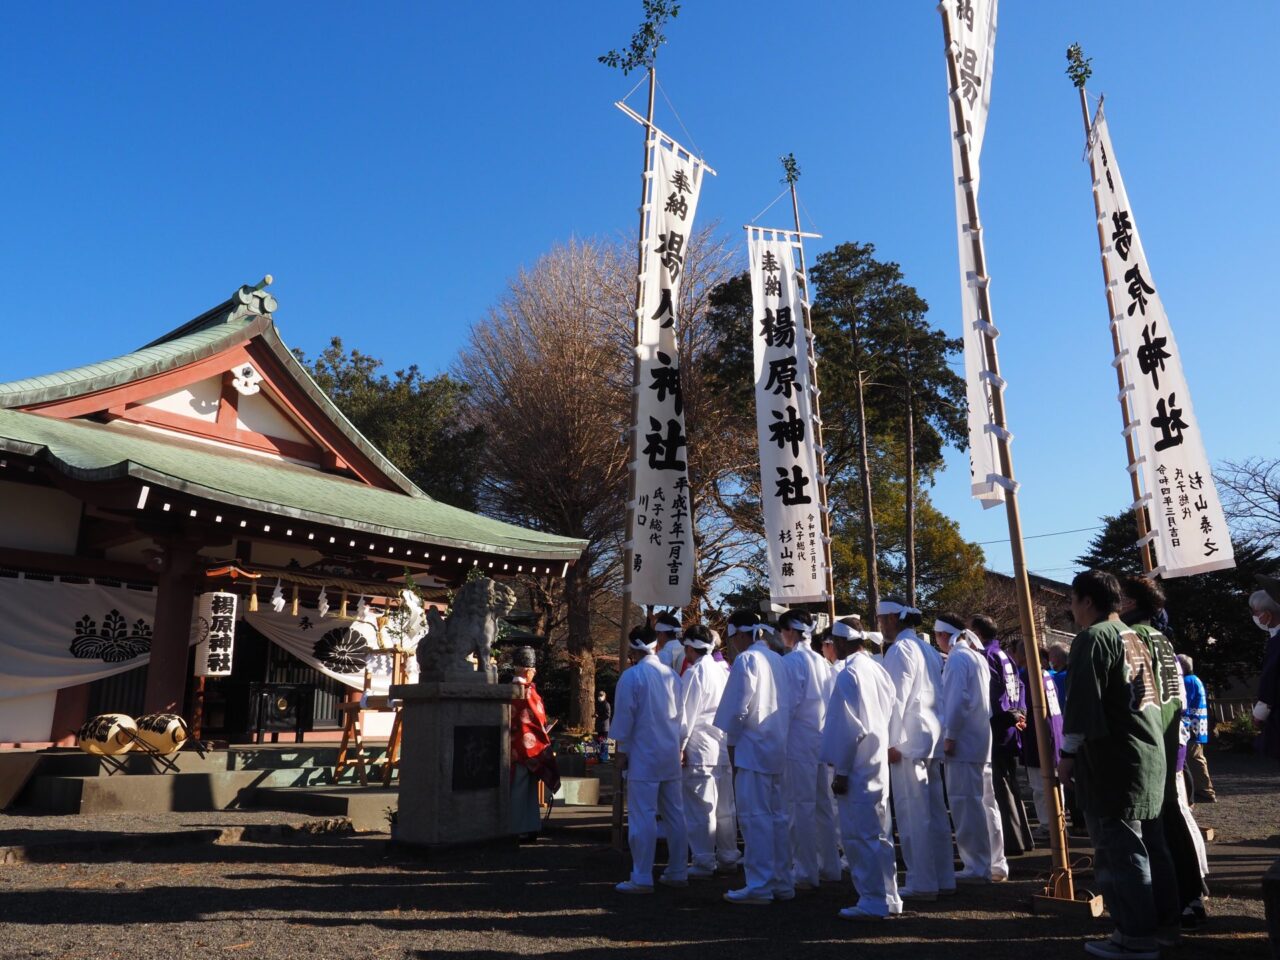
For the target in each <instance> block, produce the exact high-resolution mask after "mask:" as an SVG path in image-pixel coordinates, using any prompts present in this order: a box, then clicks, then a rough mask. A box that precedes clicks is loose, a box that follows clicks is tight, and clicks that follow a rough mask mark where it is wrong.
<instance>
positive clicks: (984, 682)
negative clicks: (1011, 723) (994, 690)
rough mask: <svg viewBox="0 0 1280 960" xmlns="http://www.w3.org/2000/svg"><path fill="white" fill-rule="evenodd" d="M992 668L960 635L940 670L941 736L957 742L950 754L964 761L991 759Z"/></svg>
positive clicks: (953, 758) (952, 757) (985, 760)
mask: <svg viewBox="0 0 1280 960" xmlns="http://www.w3.org/2000/svg"><path fill="white" fill-rule="evenodd" d="M990 679H991V672H990V670H989V668H988V667H987V658H986V657H985V656H983V654H982V652H981V651H979V650H975V649H974V648H973V647H971V646H969V645H968V643H967V642H966V641H964V640H962V639H960V638H959V637H957V638H956V642H955V643H954V644H953V645H952V647H951V655H950V656H949V657H947V666H946V669H944V670H943V671H942V708H941V713H940V716H941V719H942V736H943V738H944V739H946V740H954V741H955V742H956V749H955V753H953V754H952V755H951V757H950V759H952V760H958V761H961V762H963V763H986V762H988V761H989V760H990V759H991V697H990V695H989V692H990V686H989V685H990Z"/></svg>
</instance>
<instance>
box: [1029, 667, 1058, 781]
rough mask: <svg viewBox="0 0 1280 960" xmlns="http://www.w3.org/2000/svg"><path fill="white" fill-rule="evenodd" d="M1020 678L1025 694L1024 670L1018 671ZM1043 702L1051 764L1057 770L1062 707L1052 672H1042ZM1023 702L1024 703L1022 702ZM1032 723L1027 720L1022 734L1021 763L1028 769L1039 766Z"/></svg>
mask: <svg viewBox="0 0 1280 960" xmlns="http://www.w3.org/2000/svg"><path fill="white" fill-rule="evenodd" d="M1018 675H1019V676H1020V677H1021V678H1022V684H1023V694H1024V696H1025V693H1026V684H1027V671H1026V668H1023V669H1022V670H1019V671H1018ZM1044 700H1045V704H1046V706H1048V708H1049V739H1050V740H1051V741H1052V742H1053V764H1052V768H1053V769H1057V767H1058V760H1059V757H1060V755H1061V753H1062V705H1061V704H1060V703H1059V702H1058V685H1057V684H1056V683H1054V682H1053V673H1052V671H1049V670H1045V671H1044ZM1024 702H1025V701H1024ZM1032 723H1034V721H1033V720H1032V719H1031V717H1028V718H1027V729H1026V730H1025V731H1024V732H1023V734H1022V762H1023V764H1024V765H1025V766H1028V767H1038V766H1040V745H1039V744H1038V743H1037V742H1036V732H1035V730H1034V729H1033V728H1032V726H1031V725H1032Z"/></svg>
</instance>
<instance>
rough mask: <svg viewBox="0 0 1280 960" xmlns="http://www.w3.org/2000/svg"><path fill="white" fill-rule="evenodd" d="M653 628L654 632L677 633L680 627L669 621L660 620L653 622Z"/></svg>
mask: <svg viewBox="0 0 1280 960" xmlns="http://www.w3.org/2000/svg"><path fill="white" fill-rule="evenodd" d="M653 629H654V632H655V633H679V632H680V628H679V627H678V626H673V625H672V624H670V623H662V622H659V623H655V624H654V625H653Z"/></svg>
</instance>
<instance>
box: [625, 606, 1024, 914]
mask: <svg viewBox="0 0 1280 960" xmlns="http://www.w3.org/2000/svg"><path fill="white" fill-rule="evenodd" d="M877 613H878V619H879V626H880V628H881V630H880V632H868V631H864V630H863V629H862V628H861V624H860V623H859V622H858V621H857V620H856V619H853V618H850V619H846V620H842V621H837V622H836V623H834V624H833V625H832V627H831V628H830V629H829V630H826V631H823V633H822V635H821V636H820V637H819V638H818V640H817V641H816V642H815V640H814V637H813V627H812V620H811V618H810V616H809V614H807V613H805V612H803V611H788V612H786V613H783V614H782V615H781V616H780V617H779V619H778V622H777V625H776V626H774V625H770V624H768V623H764V622H762V621H761V620H760V618H759V616H758V615H756V614H755V613H752V612H739V613H735V614H734V615H733V616H732V617H731V618H730V619H729V624H728V630H727V633H728V638H727V639H728V653H729V655H730V657H731V660H732V664H730V663H729V662H728V661H727V660H726V659H723V658H722V657H721V656H720V655H719V653H718V652H717V650H716V639H717V638H716V637H715V635H714V634H713V633H712V631H710V630H709V629H708V628H707V627H705V626H701V625H698V626H692V627H689V628H688V629H685V630H683V631H682V630H681V628H680V625H679V623H678V621H677V620H676V619H675V618H674V617H673V616H671V615H666V614H664V615H661V616H659V618H658V619H657V622H656V623H655V624H654V625H653V626H642V627H638V628H636V629H635V630H634V631H632V634H631V639H630V659H631V663H632V666H631V667H630V668H629V669H628V670H626V671H625V672H624V673H623V675H622V677H621V678H620V680H619V682H618V687H617V691H616V694H615V699H614V705H613V723H612V726H611V728H610V737H611V739H613V740H615V741H616V742H617V745H618V750H619V752H620V753H622V754H623V755H624V756H625V760H624V761H623V762H625V764H626V778H627V795H628V810H629V841H630V847H631V853H632V857H633V869H632V874H631V877H630V879H628V880H626V881H624V882H623V883H621V884H619V885H618V890H619V891H621V892H623V893H649V892H652V890H653V888H654V887H653V884H654V878H653V868H654V857H655V848H656V844H657V839H658V835H659V830H660V823H661V829H662V830H665V835H666V840H667V845H668V849H669V850H670V851H672V853H671V856H670V862H669V864H668V865H667V867H666V869H665V871H664V872H663V873H662V875H661V876H660V877H659V878H658V882H659V883H663V884H666V885H668V886H684V885H686V884H687V883H688V882H689V880H690V879H698V878H705V877H710V876H712V875H713V874H714V873H715V872H717V871H721V872H730V871H734V870H736V869H737V868H738V866H739V865H741V866H742V868H743V870H744V873H745V878H746V882H745V884H744V886H742V887H741V888H738V889H733V890H730V891H728V892H727V893H726V894H725V899H727V900H729V901H730V902H732V903H740V904H764V903H771V902H773V901H775V900H789V899H791V898H793V897H794V896H795V895H796V891H797V890H807V889H812V888H814V887H816V886H818V885H819V884H820V883H822V882H824V881H838V880H840V879H841V878H842V876H843V874H844V872H845V871H850V874H851V876H852V879H853V884H854V887H855V888H856V890H857V892H858V902H857V903H856V904H855V905H854V906H852V907H849V908H847V909H845V910H842V911H841V916H843V917H845V918H846V919H875V918H882V917H886V916H888V915H890V914H896V913H900V912H901V911H902V905H903V901H904V900H912V899H917V900H936V899H937V898H938V897H941V896H947V895H949V894H953V893H954V892H955V890H956V884H957V882H966V881H968V882H974V883H989V882H1000V881H1003V880H1004V879H1006V878H1007V876H1008V864H1007V863H1006V860H1005V855H1004V840H1003V829H1002V824H1001V814H1000V809H999V807H998V805H997V802H996V797H995V791H994V789H993V780H992V766H991V756H992V724H991V717H992V705H991V683H990V677H991V671H990V669H989V666H988V662H987V657H986V654H985V651H984V645H983V643H982V641H981V639H980V638H979V637H978V636H976V635H975V634H974V633H973V632H972V631H970V630H969V629H967V628H966V627H965V625H964V624H963V623H961V622H951V621H952V620H957V621H958V620H959V619H960V618H958V617H952V618H950V619H938V620H937V621H936V622H934V624H933V635H934V637H935V638H936V639H937V642H938V649H935V648H934V647H933V646H932V645H931V644H930V643H928V642H926V641H925V640H923V639H922V638H921V637H920V636H919V635H918V634H917V632H916V629H917V628H918V627H920V626H921V624H922V622H923V621H922V617H921V614H920V611H919V610H916V609H914V608H912V607H908V606H905V605H903V604H902V603H898V602H894V601H886V602H883V603H881V604H880V606H879V609H878V611H877ZM882 638H889V641H890V642H889V644H888V645H887V649H885V651H884V652H883V655H880V651H879V647H880V643H881V639H882ZM944 665H945V668H944ZM1013 682H1014V683H1016V682H1017V681H1016V675H1015V679H1014V680H1013ZM1015 697H1016V692H1015ZM944 765H945V767H946V771H947V774H946V775H947V790H948V797H947V798H944V794H943V768H944ZM891 792H892V796H893V808H894V813H896V817H897V830H898V836H899V838H900V840H901V844H902V855H903V859H904V861H905V863H906V880H905V883H904V884H903V885H902V886H899V884H898V882H897V863H896V857H895V852H894V842H893V836H894V831H893V819H892V816H891V812H890V802H889V797H890V793H891ZM947 799H949V800H950V813H948V804H947ZM659 818H661V820H660V822H659ZM953 820H954V823H955V837H956V847H957V848H958V850H959V853H960V858H961V862H962V864H963V868H962V869H961V870H959V871H957V870H955V868H954V860H953V848H952V821H953ZM739 831H741V835H742V839H743V849H744V852H743V853H742V854H741V855H740V854H739V850H738V832H739ZM684 850H688V851H689V855H688V856H687V857H686V856H682V855H681V854H680V851H684ZM740 861H741V863H740Z"/></svg>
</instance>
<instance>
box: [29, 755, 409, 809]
mask: <svg viewBox="0 0 1280 960" xmlns="http://www.w3.org/2000/svg"><path fill="white" fill-rule="evenodd" d="M365 754H366V757H367V761H368V762H369V763H371V764H376V763H379V762H380V761H381V758H382V754H383V749H382V748H381V747H378V746H372V745H368V744H366V746H365ZM32 758H35V762H34V764H33V763H31V760H32ZM23 759H24V761H26V762H25V764H24V766H23V771H22V772H23V774H24V775H25V779H26V785H25V787H22V788H20V789H19V790H18V791H17V792H16V795H15V796H14V798H13V804H12V806H13V807H15V808H21V809H22V810H23V811H25V812H29V813H50V814H76V813H85V814H89V813H131V812H136V813H163V812H166V811H201V810H210V811H212V810H228V809H236V808H242V807H247V806H257V805H262V806H267V807H272V806H274V804H258V803H257V799H256V794H257V792H259V791H261V790H270V789H275V788H297V789H304V790H307V789H314V788H316V787H332V786H342V785H356V787H357V789H359V787H358V781H357V777H356V773H355V771H354V770H353V769H350V768H348V769H347V770H344V771H343V775H342V777H341V778H339V779H338V781H337V782H336V783H335V778H334V768H335V766H336V764H337V759H338V747H337V745H336V744H334V745H321V744H312V743H301V744H247V745H234V746H231V747H227V748H221V749H216V750H208V751H206V753H205V754H204V756H200V755H199V754H197V753H196V752H195V751H193V750H182V751H181V752H179V753H178V754H177V755H176V756H175V757H173V758H172V759H173V760H174V762H175V763H176V765H177V767H178V771H177V772H163V771H162V770H161V768H160V767H159V766H158V765H157V763H156V761H155V760H153V759H152V758H150V757H147V756H144V755H141V754H136V755H135V754H127V755H125V756H124V757H122V758H121V760H122V762H123V769H122V770H120V771H118V772H116V773H113V774H109V771H108V768H107V767H106V766H105V765H104V763H103V762H102V761H101V760H100V759H99V758H97V757H94V756H90V755H88V754H85V753H82V752H80V751H79V750H77V749H74V748H54V749H49V750H40V751H32V752H30V753H27V754H25V756H24V757H23ZM15 773H17V771H16V770H15ZM380 774H381V769H380V768H373V769H371V771H370V778H371V779H373V778H375V777H376V776H377V775H380ZM384 808H385V804H384V807H383V808H379V811H380V812H379V818H380V820H379V822H380V823H381V829H386V820H385V816H384V815H383V813H382V811H383V810H384ZM284 809H289V808H288V807H285V808H284ZM361 817H362V822H365V820H366V819H367V818H366V817H365V816H364V814H363V813H362V814H361Z"/></svg>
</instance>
